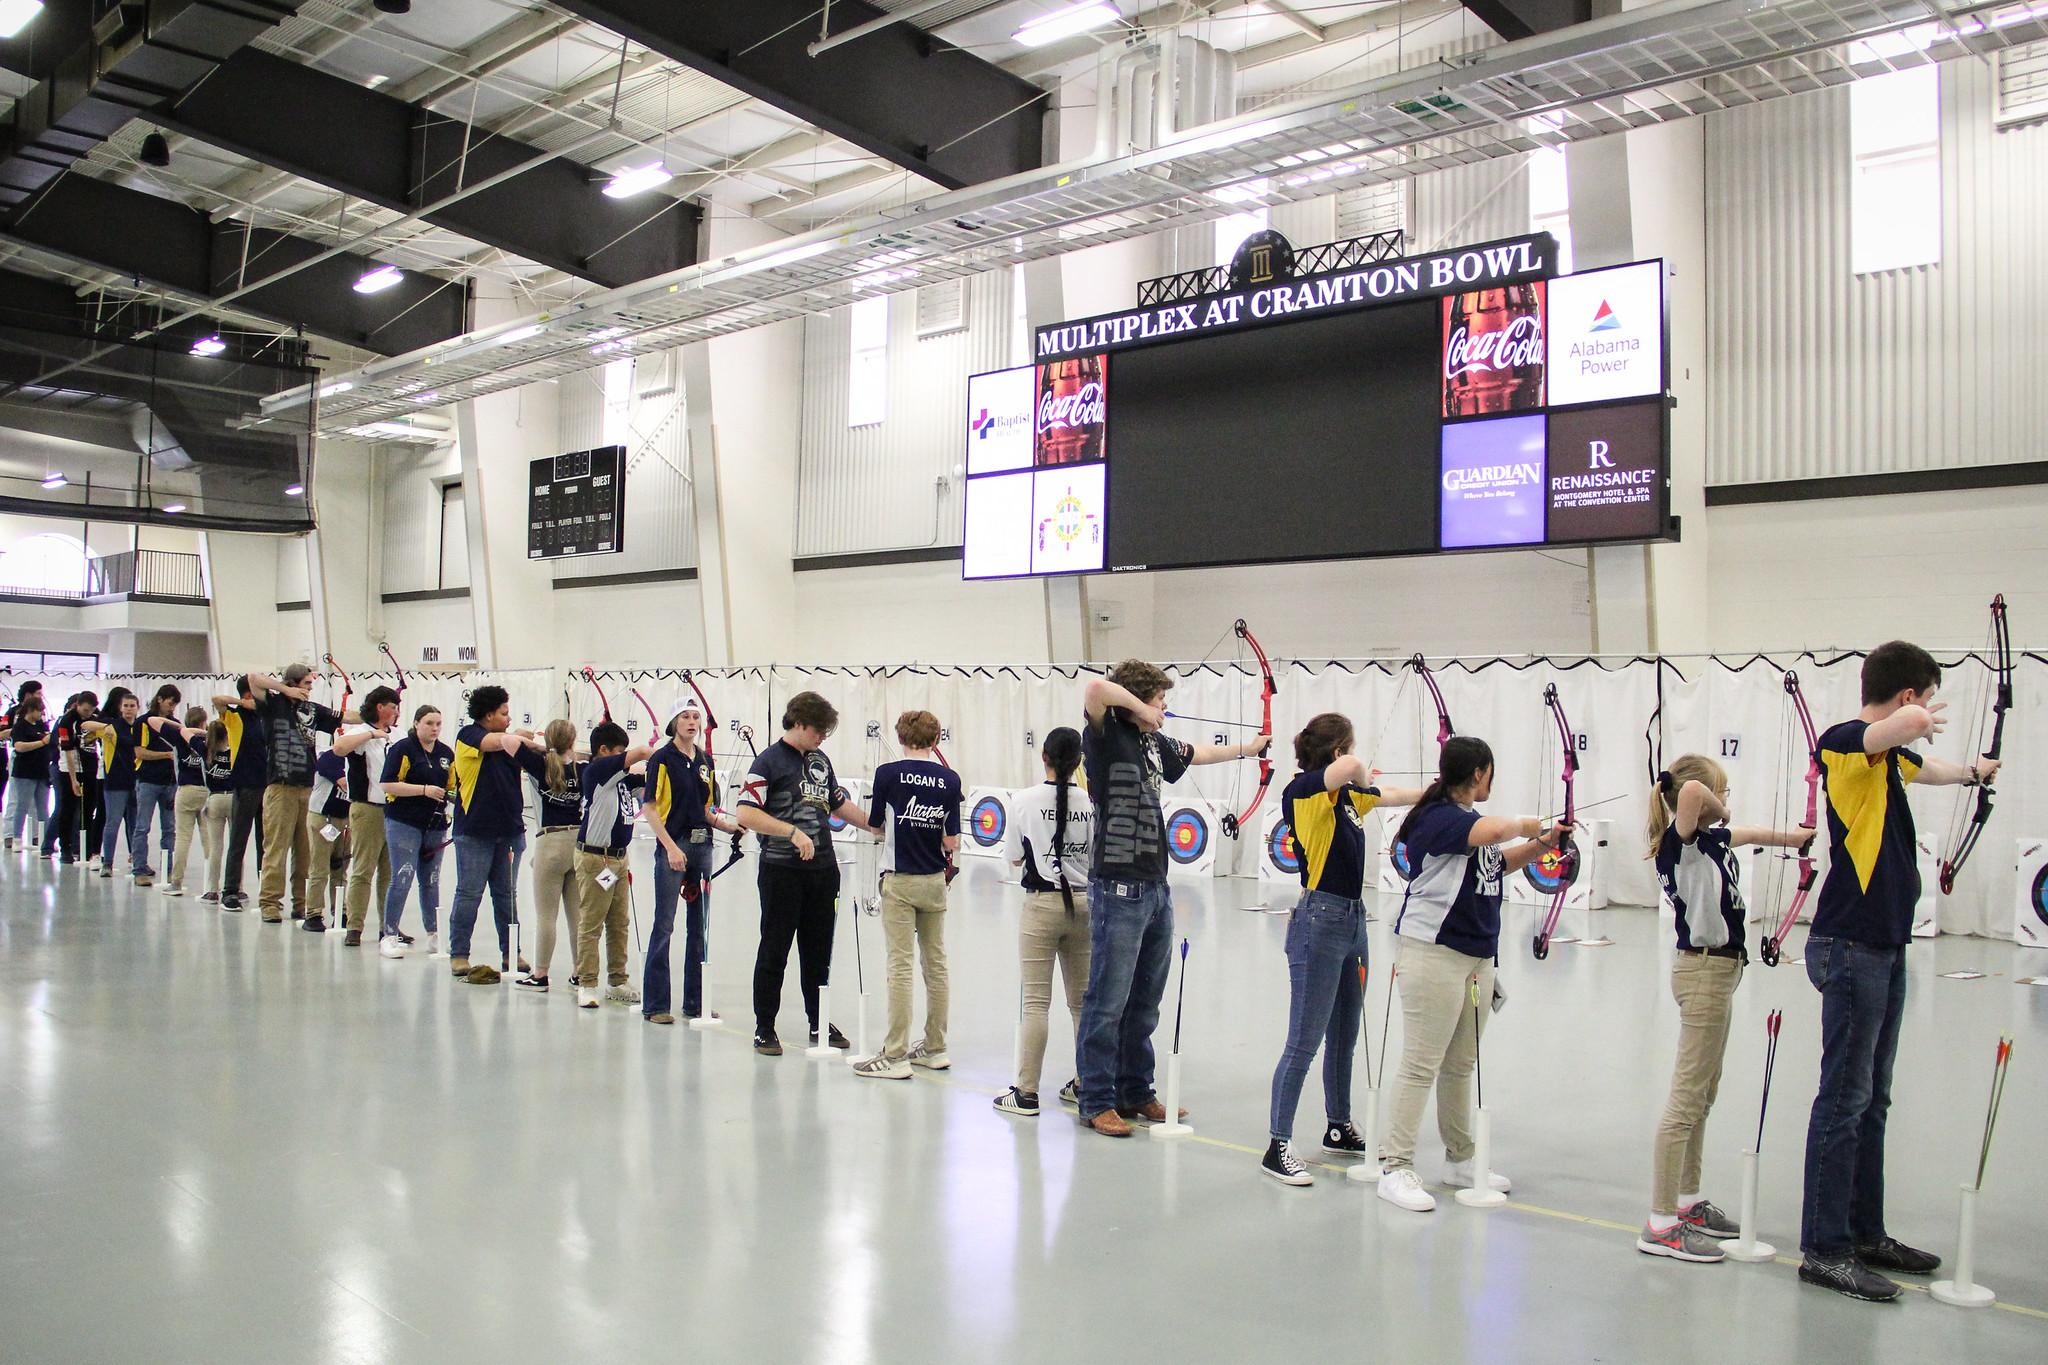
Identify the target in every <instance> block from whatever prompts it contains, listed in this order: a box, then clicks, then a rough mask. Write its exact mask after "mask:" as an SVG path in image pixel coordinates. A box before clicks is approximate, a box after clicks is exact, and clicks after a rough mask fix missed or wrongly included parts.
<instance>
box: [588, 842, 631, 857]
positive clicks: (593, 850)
mask: <svg viewBox="0 0 2048 1365" xmlns="http://www.w3.org/2000/svg"><path fill="white" fill-rule="evenodd" d="M576 851H577V852H578V853H588V854H591V855H592V856H594V857H598V858H623V857H625V856H626V850H624V849H623V848H621V849H609V848H606V847H605V846H604V845H603V844H578V845H576Z"/></svg>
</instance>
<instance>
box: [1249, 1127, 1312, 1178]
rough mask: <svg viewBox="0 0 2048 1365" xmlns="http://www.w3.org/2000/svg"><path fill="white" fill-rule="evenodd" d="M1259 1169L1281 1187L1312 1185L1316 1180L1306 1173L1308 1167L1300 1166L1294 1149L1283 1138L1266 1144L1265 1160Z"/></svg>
mask: <svg viewBox="0 0 2048 1365" xmlns="http://www.w3.org/2000/svg"><path fill="white" fill-rule="evenodd" d="M1259 1169H1260V1170H1262V1171H1264V1172H1265V1173H1266V1174H1267V1175H1270V1176H1272V1177H1273V1178H1274V1179H1275V1180H1277V1181H1279V1182H1280V1183H1281V1184H1283V1185H1313V1184H1315V1183H1316V1178H1315V1177H1314V1176H1312V1175H1310V1174H1309V1173H1308V1167H1306V1166H1304V1165H1302V1164H1301V1160H1300V1158H1298V1157H1296V1156H1295V1155H1294V1147H1293V1145H1292V1144H1291V1143H1289V1142H1288V1141H1287V1140H1286V1139H1285V1138H1274V1139H1273V1140H1272V1141H1271V1142H1269V1143H1267V1144H1266V1158H1265V1160H1263V1161H1261V1162H1260V1163H1259Z"/></svg>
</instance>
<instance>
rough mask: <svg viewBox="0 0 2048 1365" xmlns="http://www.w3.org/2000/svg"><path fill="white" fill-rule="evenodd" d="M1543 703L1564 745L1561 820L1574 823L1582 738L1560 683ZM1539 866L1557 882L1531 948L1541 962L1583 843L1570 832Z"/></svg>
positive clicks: (1546, 692) (1551, 687) (1550, 687)
mask: <svg viewBox="0 0 2048 1365" xmlns="http://www.w3.org/2000/svg"><path fill="white" fill-rule="evenodd" d="M1543 704H1544V705H1545V706H1546V707H1548V708H1549V709H1550V718H1551V720H1553V721H1554V722H1556V724H1557V737H1558V741H1559V743H1561V744H1562V745H1563V746H1564V769H1563V773H1562V777H1563V780H1564V812H1563V814H1561V815H1560V816H1559V817H1558V819H1559V820H1560V821H1561V822H1562V823H1563V824H1565V825H1567V826H1570V825H1574V824H1576V823H1578V818H1579V815H1578V809H1579V807H1578V790H1577V788H1578V778H1579V737H1578V734H1577V732H1576V731H1574V730H1573V729H1572V723H1571V721H1570V720H1568V719H1566V717H1565V714H1564V703H1563V702H1562V701H1561V700H1559V699H1558V695H1557V684H1556V683H1550V684H1549V685H1547V686H1546V687H1544V689H1543ZM1536 865H1537V866H1538V867H1539V868H1541V869H1542V871H1543V875H1544V877H1545V879H1546V880H1551V881H1553V882H1554V884H1555V885H1556V888H1557V889H1556V891H1555V892H1553V893H1552V895H1551V897H1550V914H1549V915H1548V916H1546V917H1545V918H1544V921H1543V928H1542V929H1541V930H1539V931H1538V932H1537V934H1536V938H1535V940H1534V941H1533V942H1532V943H1531V945H1530V946H1531V948H1532V949H1533V950H1534V951H1535V954H1536V960H1537V961H1538V962H1541V961H1542V960H1543V959H1544V958H1547V957H1549V956H1550V936H1551V934H1553V933H1555V932H1556V930H1557V918H1558V916H1559V915H1561V914H1563V913H1564V900H1565V896H1566V895H1567V894H1569V893H1570V891H1571V889H1572V883H1573V882H1575V881H1577V880H1578V879H1579V845H1578V842H1577V840H1576V839H1575V838H1574V837H1573V836H1572V834H1571V833H1570V832H1569V831H1567V832H1566V834H1565V835H1564V837H1563V838H1562V839H1559V840H1558V842H1557V847H1556V848H1553V849H1550V850H1548V851H1546V852H1544V853H1542V854H1540V855H1539V856H1538V857H1537V860H1536Z"/></svg>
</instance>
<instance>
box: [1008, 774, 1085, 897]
mask: <svg viewBox="0 0 2048 1365" xmlns="http://www.w3.org/2000/svg"><path fill="white" fill-rule="evenodd" d="M1058 792H1059V789H1058V788H1057V787H1056V786H1054V784H1052V783H1051V782H1045V783H1041V784H1040V785H1038V786H1036V787H1026V788H1025V789H1024V790H1022V791H1019V792H1014V793H1012V794H1011V796H1010V827H1009V831H1008V832H1007V833H1006V834H1005V835H1004V836H1003V856H1004V857H1006V858H1008V859H1009V860H1010V861H1011V863H1013V864H1018V865H1021V866H1022V867H1023V869H1024V889H1025V890H1026V891H1057V890H1059V889H1060V882H1061V881H1062V880H1064V881H1065V882H1066V884H1067V886H1068V887H1069V888H1071V889H1072V890H1075V891H1085V890H1086V889H1087V887H1088V848H1089V845H1090V844H1091V843H1093V842H1094V839H1095V803H1094V802H1092V801H1090V800H1089V799H1088V793H1087V792H1086V791H1085V790H1083V788H1082V787H1081V784H1080V783H1078V782H1070V783H1068V784H1067V822H1066V825H1065V826H1064V827H1063V828H1062V829H1061V831H1060V839H1059V843H1058V846H1057V847H1055V846H1054V843H1053V817H1054V813H1055V806H1056V804H1057V802H1058Z"/></svg>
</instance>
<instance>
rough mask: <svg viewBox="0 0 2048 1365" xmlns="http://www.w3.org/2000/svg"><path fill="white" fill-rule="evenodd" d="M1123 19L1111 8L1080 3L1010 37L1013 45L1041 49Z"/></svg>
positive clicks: (1029, 25)
mask: <svg viewBox="0 0 2048 1365" xmlns="http://www.w3.org/2000/svg"><path fill="white" fill-rule="evenodd" d="M1121 18H1123V16H1122V15H1121V14H1118V13H1117V9H1116V6H1115V5H1105V4H1091V3H1082V4H1077V5H1071V6H1069V7H1068V8H1066V9H1063V10H1058V11H1055V12H1054V13H1052V14H1046V15H1041V16H1040V17H1039V18H1036V19H1033V20H1032V21H1031V22H1030V23H1028V24H1026V25H1024V27H1022V28H1020V29H1018V30H1017V31H1016V32H1015V33H1012V34H1011V35H1010V41H1011V42H1013V43H1022V44H1024V46H1026V47H1044V46H1045V45H1046V44H1047V43H1056V42H1058V41H1059V40H1060V39H1062V38H1071V37H1073V36H1074V35H1075V34H1077V33H1086V32H1087V31H1088V30H1090V29H1094V28H1101V27H1102V26H1103V25H1104V24H1113V23H1115V22H1117V20H1119V19H1121Z"/></svg>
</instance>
